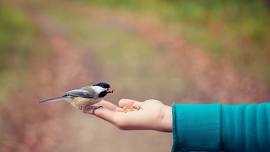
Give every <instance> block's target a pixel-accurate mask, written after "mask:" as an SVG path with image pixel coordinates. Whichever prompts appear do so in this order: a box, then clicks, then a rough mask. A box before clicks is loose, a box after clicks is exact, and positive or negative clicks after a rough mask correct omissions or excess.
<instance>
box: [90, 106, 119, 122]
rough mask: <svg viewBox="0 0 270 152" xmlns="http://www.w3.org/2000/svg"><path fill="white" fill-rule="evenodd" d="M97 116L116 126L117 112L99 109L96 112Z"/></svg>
mask: <svg viewBox="0 0 270 152" xmlns="http://www.w3.org/2000/svg"><path fill="white" fill-rule="evenodd" d="M94 115H95V116H97V117H99V118H101V119H104V120H106V121H108V122H110V123H112V124H115V116H114V115H115V112H114V111H111V110H109V109H106V108H99V109H96V110H95V113H94Z"/></svg>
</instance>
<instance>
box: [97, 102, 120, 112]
mask: <svg viewBox="0 0 270 152" xmlns="http://www.w3.org/2000/svg"><path fill="white" fill-rule="evenodd" d="M97 105H99V106H102V107H104V108H107V109H110V110H115V109H116V108H117V106H116V105H114V104H113V103H111V102H109V101H105V100H101V101H100V102H98V103H97Z"/></svg>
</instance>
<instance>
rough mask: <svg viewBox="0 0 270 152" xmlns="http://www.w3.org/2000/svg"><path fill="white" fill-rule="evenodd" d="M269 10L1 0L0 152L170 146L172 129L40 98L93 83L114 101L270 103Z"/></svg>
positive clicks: (177, 0) (252, 4)
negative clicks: (134, 126)
mask: <svg viewBox="0 0 270 152" xmlns="http://www.w3.org/2000/svg"><path fill="white" fill-rule="evenodd" d="M269 11H270V3H269V1H268V0H250V1H245V0H226V1H221V0H220V1H217V0H203V1H199V0H198V1H189V0H147V1H145V0H136V1H135V0H58V1H55V0H47V1H45V0H44V1H41V0H27V1H24V0H1V1H0V86H1V87H0V151H3V152H11V151H12V152H13V151H20V152H27V151H35V152H45V151H48V152H62V151H65V152H68V151H70V152H73V151H80V152H86V151H95V152H108V151H115V152H116V151H117V152H127V151H129V152H137V151H141V152H149V151H155V152H165V151H167V152H169V151H170V150H171V145H172V139H171V138H172V137H171V134H169V133H160V132H154V131H120V130H118V129H117V128H115V127H114V126H112V125H110V124H108V123H106V122H104V121H102V120H99V119H96V118H94V117H93V116H90V115H86V114H82V113H81V112H80V111H78V110H76V109H74V108H72V107H71V106H70V105H68V104H66V103H56V104H51V105H46V106H44V105H39V104H38V103H37V101H38V100H39V99H44V98H47V97H52V96H57V95H61V94H62V92H63V91H66V90H69V89H72V88H77V87H80V86H83V85H87V84H92V83H95V82H99V81H106V82H109V83H111V85H112V87H113V88H114V89H115V93H114V94H113V95H110V96H108V97H106V100H109V101H112V102H113V103H115V104H117V102H118V100H119V99H121V98H132V99H136V100H140V101H143V100H146V99H150V98H153V99H157V100H161V101H163V102H164V103H166V104H168V105H171V104H173V103H174V102H176V103H216V102H220V103H230V104H234V103H259V102H263V101H270V92H269V90H270V68H269V66H270V37H269V35H270V28H269V25H270V20H269V19H270V15H269V13H270V12H269Z"/></svg>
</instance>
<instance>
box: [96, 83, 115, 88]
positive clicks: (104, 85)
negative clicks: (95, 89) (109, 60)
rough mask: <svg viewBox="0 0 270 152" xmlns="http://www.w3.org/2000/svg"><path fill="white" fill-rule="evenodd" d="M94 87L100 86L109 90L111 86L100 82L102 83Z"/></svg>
mask: <svg viewBox="0 0 270 152" xmlns="http://www.w3.org/2000/svg"><path fill="white" fill-rule="evenodd" d="M93 86H99V87H102V88H105V89H109V88H110V87H111V86H110V85H109V84H108V83H106V82H100V83H97V84H94V85H93Z"/></svg>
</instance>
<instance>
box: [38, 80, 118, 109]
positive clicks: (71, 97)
mask: <svg viewBox="0 0 270 152" xmlns="http://www.w3.org/2000/svg"><path fill="white" fill-rule="evenodd" d="M108 93H113V90H112V89H111V87H110V85H109V84H108V83H106V82H100V83H96V84H94V85H88V86H84V87H81V88H79V89H73V90H69V91H67V92H65V93H64V95H62V96H58V97H53V98H49V99H45V100H40V101H39V103H40V104H49V103H53V102H58V101H66V102H68V103H70V104H71V105H73V106H74V107H76V108H79V109H80V110H83V111H84V112H88V111H91V110H93V112H94V111H95V110H96V109H98V108H101V107H102V106H93V105H94V104H96V103H98V102H99V101H101V99H102V98H103V97H105V96H106V95H107V94H108Z"/></svg>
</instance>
